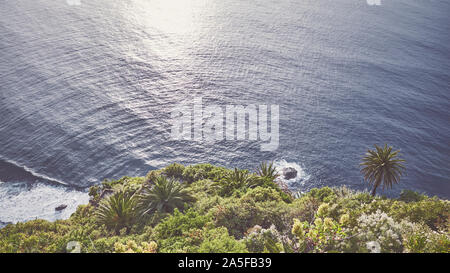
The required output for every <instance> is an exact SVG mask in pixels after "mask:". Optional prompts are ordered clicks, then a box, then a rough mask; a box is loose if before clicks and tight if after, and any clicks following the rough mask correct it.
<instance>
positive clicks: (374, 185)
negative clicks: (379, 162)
mask: <svg viewBox="0 0 450 273" xmlns="http://www.w3.org/2000/svg"><path fill="white" fill-rule="evenodd" d="M380 184H381V178H380V177H378V178H377V181H376V182H375V183H374V184H373V189H372V193H371V194H372V196H375V193H376V192H377V188H378V186H379V185H380Z"/></svg>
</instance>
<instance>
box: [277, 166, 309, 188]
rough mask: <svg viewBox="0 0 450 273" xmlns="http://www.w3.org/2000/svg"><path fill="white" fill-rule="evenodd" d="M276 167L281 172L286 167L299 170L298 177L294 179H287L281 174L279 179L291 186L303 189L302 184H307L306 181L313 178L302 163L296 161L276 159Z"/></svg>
mask: <svg viewBox="0 0 450 273" xmlns="http://www.w3.org/2000/svg"><path fill="white" fill-rule="evenodd" d="M273 165H274V167H275V168H276V170H277V171H278V173H279V174H281V173H282V171H283V169H284V168H294V169H295V170H296V171H297V177H295V178H293V179H289V180H286V179H284V178H283V177H282V176H279V177H278V178H277V179H279V180H280V181H282V182H284V183H286V184H287V185H288V186H289V187H290V188H295V189H296V190H301V187H302V186H305V183H306V181H308V180H309V179H310V178H311V175H309V174H308V173H307V172H306V171H305V170H304V168H303V167H302V166H300V164H298V163H296V162H288V161H286V160H284V159H282V160H276V161H274V162H273Z"/></svg>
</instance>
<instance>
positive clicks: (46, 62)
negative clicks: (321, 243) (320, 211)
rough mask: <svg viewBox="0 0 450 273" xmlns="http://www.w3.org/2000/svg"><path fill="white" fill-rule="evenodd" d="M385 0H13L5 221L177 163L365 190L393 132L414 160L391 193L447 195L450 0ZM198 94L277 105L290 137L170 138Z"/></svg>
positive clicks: (0, 82) (5, 106)
mask: <svg viewBox="0 0 450 273" xmlns="http://www.w3.org/2000/svg"><path fill="white" fill-rule="evenodd" d="M369 2H376V1H372V0H371V1H369ZM380 3H381V5H369V4H368V3H367V1H366V0H297V1H295V0H277V1H275V0H254V1H242V0H226V1H220V0H208V1H207V0H157V1H154V0H140V1H138V0H134V1H131V0H127V1H119V0H104V1H100V0H15V1H7V0H0V57H1V58H0V180H1V182H0V222H2V223H6V222H16V221H24V220H29V219H34V218H45V219H49V220H53V219H57V218H65V217H68V216H69V215H70V213H72V212H73V211H74V209H75V208H76V206H77V205H79V204H83V203H87V202H88V196H87V193H86V189H87V187H89V186H91V185H94V184H96V183H99V182H100V181H101V180H103V179H105V178H111V179H112V178H119V177H121V176H124V175H128V176H144V175H145V174H146V173H147V172H148V171H149V170H151V169H154V168H160V167H164V166H166V165H167V164H170V163H172V162H179V163H183V164H194V163H204V162H208V163H213V164H217V165H221V166H227V167H234V166H237V167H241V168H249V169H254V168H255V167H256V166H257V165H258V163H259V162H261V161H275V162H276V164H277V166H278V167H280V168H281V167H283V166H294V167H295V168H297V169H298V171H299V176H300V177H299V178H298V179H296V180H295V181H293V182H290V187H291V188H293V189H295V190H299V191H307V190H308V189H310V188H313V187H320V186H326V185H327V186H341V185H346V186H348V187H350V188H352V189H358V190H366V189H368V187H367V185H366V184H364V182H363V180H362V176H361V174H360V168H359V163H360V161H361V158H362V156H363V155H364V153H365V152H366V150H367V149H368V148H372V147H373V145H374V144H379V145H383V144H384V143H388V144H389V145H392V146H393V147H394V148H395V149H400V150H401V155H402V157H403V158H405V159H406V160H407V163H406V167H407V170H406V175H405V176H404V177H403V178H402V179H401V181H400V184H399V185H396V186H395V187H394V188H393V189H392V190H389V191H384V192H383V191H379V193H380V194H384V195H387V196H398V194H399V192H400V191H401V190H403V189H412V190H416V191H419V192H423V193H426V194H428V195H437V196H439V197H442V198H447V199H449V198H450V156H449V155H450V127H449V121H450V16H449V15H450V1H448V0H381V2H380ZM196 97H197V98H198V97H202V98H203V101H204V102H205V104H211V105H212V104H217V105H222V106H224V105H249V104H256V105H279V109H280V128H279V135H280V140H279V147H278V149H276V150H275V151H270V152H267V151H261V150H260V144H261V143H260V142H258V141H225V140H224V141H219V142H217V143H214V144H210V143H205V142H193V141H175V140H173V139H171V138H170V122H169V120H170V113H171V108H172V107H173V105H175V104H177V103H180V102H183V101H184V102H185V101H191V100H193V99H194V98H196ZM61 203H65V204H67V205H68V208H67V209H66V210H64V211H63V212H61V213H55V211H54V207H55V206H57V205H59V204H61ZM0 224H1V223H0Z"/></svg>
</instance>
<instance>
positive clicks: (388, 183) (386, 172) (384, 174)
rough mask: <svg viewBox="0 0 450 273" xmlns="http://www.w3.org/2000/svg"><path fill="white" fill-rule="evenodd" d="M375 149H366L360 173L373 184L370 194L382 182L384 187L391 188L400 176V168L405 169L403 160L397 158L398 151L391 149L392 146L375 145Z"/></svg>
mask: <svg viewBox="0 0 450 273" xmlns="http://www.w3.org/2000/svg"><path fill="white" fill-rule="evenodd" d="M375 149H376V150H367V153H366V156H365V157H364V158H363V162H362V163H361V164H360V165H361V166H364V167H363V169H362V170H361V173H363V174H364V180H366V181H368V182H369V184H371V185H373V189H372V196H375V193H376V190H377V188H378V186H380V185H381V184H383V190H384V188H385V187H386V188H392V185H393V184H397V183H398V182H399V181H400V177H401V176H402V170H403V169H405V167H404V166H403V164H402V162H405V160H403V159H400V158H398V155H399V152H400V151H395V152H393V151H392V147H390V146H389V147H388V146H387V144H385V145H384V148H381V147H378V146H377V145H375Z"/></svg>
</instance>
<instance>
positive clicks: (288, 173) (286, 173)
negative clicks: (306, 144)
mask: <svg viewBox="0 0 450 273" xmlns="http://www.w3.org/2000/svg"><path fill="white" fill-rule="evenodd" d="M282 173H283V178H284V179H286V180H289V179H293V178H296V177H297V170H296V169H294V168H292V167H287V168H284V169H283V170H282Z"/></svg>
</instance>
